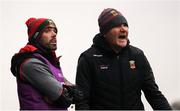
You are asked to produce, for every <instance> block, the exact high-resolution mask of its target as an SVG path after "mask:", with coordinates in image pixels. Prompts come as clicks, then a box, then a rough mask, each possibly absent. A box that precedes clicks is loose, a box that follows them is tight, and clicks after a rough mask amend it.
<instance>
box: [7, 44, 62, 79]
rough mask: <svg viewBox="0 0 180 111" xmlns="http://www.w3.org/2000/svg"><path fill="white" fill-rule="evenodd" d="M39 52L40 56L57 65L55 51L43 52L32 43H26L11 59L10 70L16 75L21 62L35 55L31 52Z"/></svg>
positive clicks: (57, 59) (57, 60) (57, 58)
mask: <svg viewBox="0 0 180 111" xmlns="http://www.w3.org/2000/svg"><path fill="white" fill-rule="evenodd" d="M35 53H39V54H41V55H42V56H44V57H45V58H46V59H48V60H49V61H50V62H51V63H52V64H53V65H54V66H56V67H59V58H60V57H56V53H55V52H54V51H53V52H49V53H43V52H42V51H41V50H39V49H38V48H36V47H35V46H34V45H31V44H27V45H26V46H25V47H23V48H21V49H20V51H19V52H18V53H16V54H14V56H13V57H12V59H11V68H10V69H11V72H12V74H13V75H14V76H17V74H18V72H19V69H20V65H21V63H22V62H23V61H24V60H25V59H27V58H34V57H35V56H34V55H33V54H35Z"/></svg>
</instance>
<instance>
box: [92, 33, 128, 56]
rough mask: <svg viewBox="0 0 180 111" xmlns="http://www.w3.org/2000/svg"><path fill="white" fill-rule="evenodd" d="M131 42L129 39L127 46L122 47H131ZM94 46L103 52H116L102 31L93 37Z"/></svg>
mask: <svg viewBox="0 0 180 111" xmlns="http://www.w3.org/2000/svg"><path fill="white" fill-rule="evenodd" d="M129 43H130V42H129V40H128V43H127V45H126V47H124V48H122V49H125V48H127V47H129ZM92 47H96V48H98V49H100V50H101V51H102V52H104V53H107V54H112V53H115V52H114V51H113V49H112V48H111V47H110V45H109V44H108V42H107V41H106V40H105V38H104V36H103V35H102V34H101V33H99V34H97V35H95V37H94V39H93V45H92Z"/></svg>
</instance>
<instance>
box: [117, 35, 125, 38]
mask: <svg viewBox="0 0 180 111" xmlns="http://www.w3.org/2000/svg"><path fill="white" fill-rule="evenodd" d="M118 38H119V39H125V38H126V35H120V36H119V37H118Z"/></svg>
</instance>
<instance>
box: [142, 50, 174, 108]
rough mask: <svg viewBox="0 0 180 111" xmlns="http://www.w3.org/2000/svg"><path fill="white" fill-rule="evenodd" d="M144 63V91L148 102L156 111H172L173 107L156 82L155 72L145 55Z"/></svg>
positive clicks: (143, 57) (143, 56)
mask: <svg viewBox="0 0 180 111" xmlns="http://www.w3.org/2000/svg"><path fill="white" fill-rule="evenodd" d="M142 61H143V64H142V71H143V73H142V75H143V84H142V90H143V92H144V95H145V97H146V99H147V101H148V102H149V104H150V105H151V107H152V108H153V109H154V110H171V106H170V105H169V103H168V101H167V99H166V98H165V97H164V95H163V94H162V93H161V91H160V90H159V88H158V86H157V84H156V82H155V78H154V74H153V71H152V69H151V66H150V64H149V62H148V60H147V58H146V57H145V55H144V53H143V54H142Z"/></svg>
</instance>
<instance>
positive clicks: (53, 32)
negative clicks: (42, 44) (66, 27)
mask: <svg viewBox="0 0 180 111" xmlns="http://www.w3.org/2000/svg"><path fill="white" fill-rule="evenodd" d="M51 33H52V37H54V38H55V37H56V35H57V33H56V31H54V30H51Z"/></svg>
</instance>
